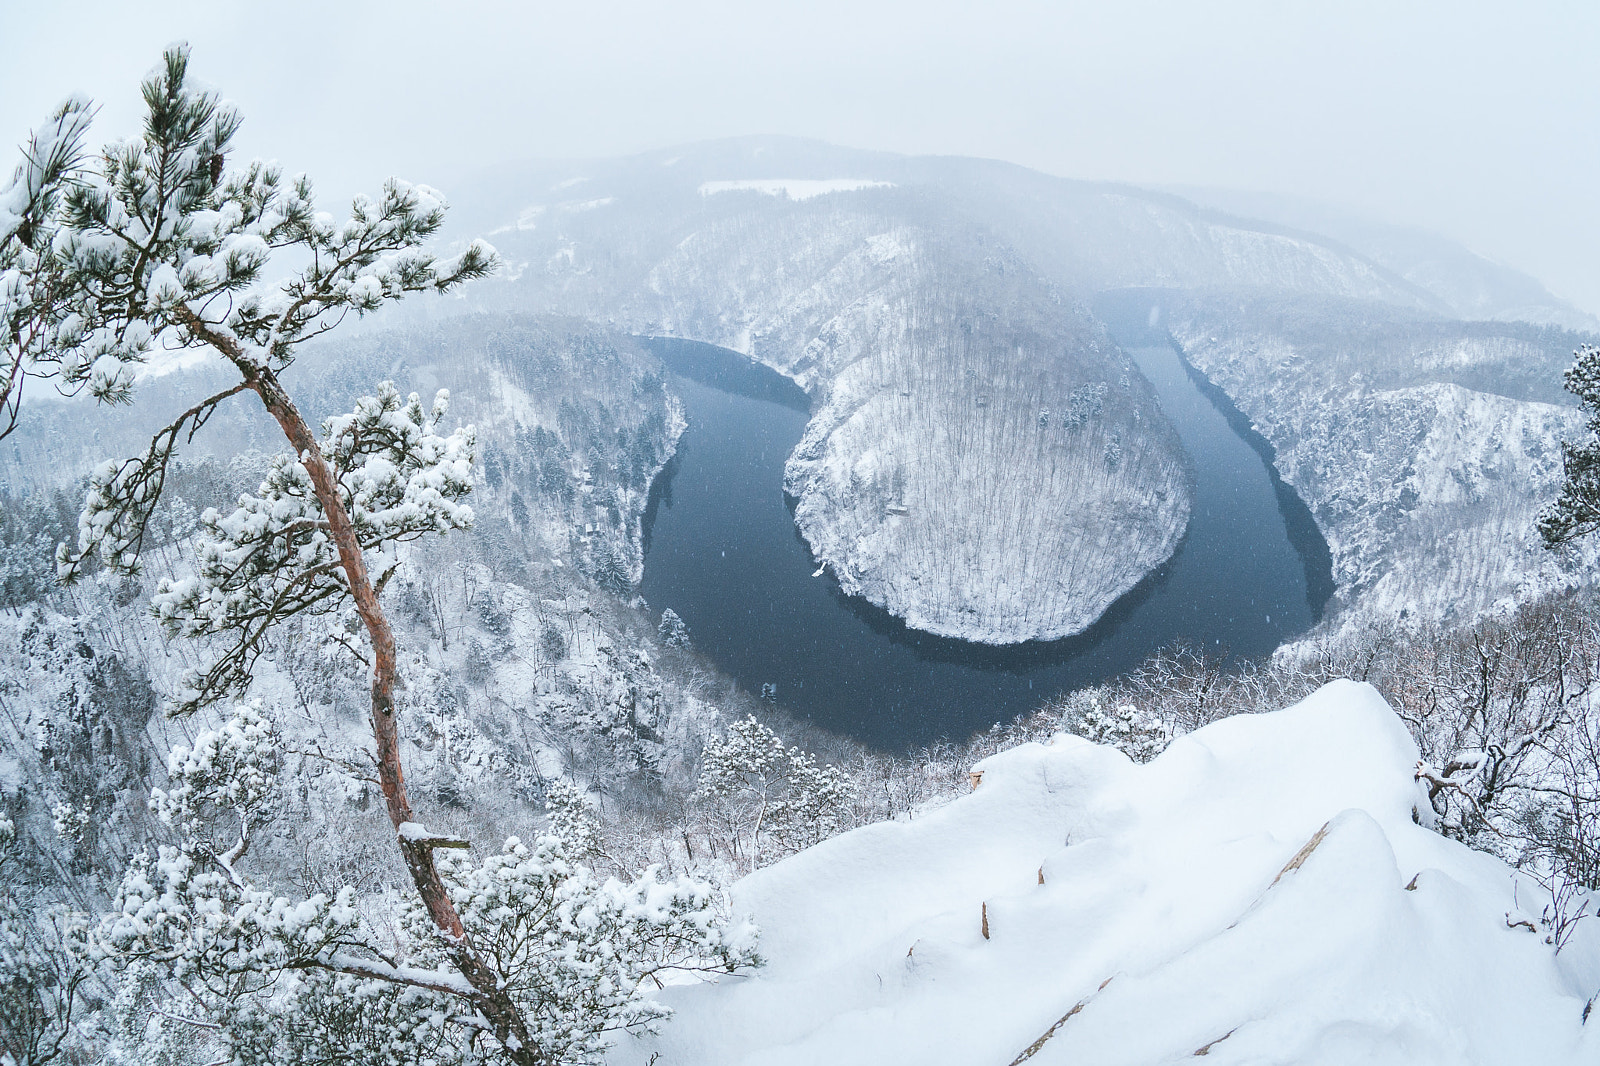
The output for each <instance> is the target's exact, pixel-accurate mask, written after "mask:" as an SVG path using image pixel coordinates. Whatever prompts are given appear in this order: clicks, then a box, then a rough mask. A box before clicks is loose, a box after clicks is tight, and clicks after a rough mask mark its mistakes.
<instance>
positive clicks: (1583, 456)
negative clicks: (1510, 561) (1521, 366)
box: [1539, 344, 1600, 548]
mask: <svg viewBox="0 0 1600 1066" xmlns="http://www.w3.org/2000/svg"><path fill="white" fill-rule="evenodd" d="M1566 385H1567V391H1568V392H1570V393H1572V394H1573V395H1574V396H1576V397H1577V398H1578V404H1579V406H1580V407H1582V408H1583V412H1584V414H1585V415H1587V416H1588V424H1587V426H1586V427H1585V428H1586V429H1587V430H1588V434H1589V435H1588V437H1587V438H1586V439H1583V440H1578V441H1568V442H1566V443H1564V444H1563V445H1562V447H1561V457H1562V461H1563V463H1564V464H1565V466H1566V480H1565V482H1563V483H1562V486H1561V494H1560V495H1559V496H1557V497H1556V499H1555V501H1554V502H1553V503H1551V504H1550V505H1549V506H1547V507H1545V509H1544V510H1543V511H1541V512H1540V513H1539V534H1540V535H1541V536H1542V537H1543V538H1544V542H1545V545H1546V546H1547V547H1551V548H1555V547H1559V546H1560V545H1562V544H1567V543H1570V542H1571V541H1574V540H1578V539H1579V538H1581V537H1586V536H1588V535H1589V534H1590V533H1593V532H1595V531H1597V530H1600V347H1597V346H1595V345H1593V344H1585V345H1584V346H1583V347H1581V348H1579V349H1578V350H1577V351H1576V352H1575V353H1573V363H1572V366H1570V367H1569V368H1567V373H1566Z"/></svg>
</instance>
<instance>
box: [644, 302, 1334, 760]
mask: <svg viewBox="0 0 1600 1066" xmlns="http://www.w3.org/2000/svg"><path fill="white" fill-rule="evenodd" d="M1130 332H1131V331H1130ZM1149 339H1151V338H1149V337H1145V336H1138V335H1134V336H1131V337H1125V338H1124V343H1125V345H1131V344H1133V343H1134V342H1135V341H1147V340H1149ZM651 343H652V345H653V347H654V349H655V350H656V352H657V353H658V354H659V355H660V356H661V357H662V359H663V360H664V361H665V362H666V363H667V365H668V367H669V368H670V369H672V370H673V371H674V380H673V383H672V384H673V387H674V388H675V389H676V390H677V391H678V393H679V395H681V396H682V397H683V400H684V404H685V407H686V409H687V413H688V417H689V428H688V430H687V431H685V433H684V435H683V439H682V441H681V442H680V445H679V450H678V455H677V457H676V458H675V459H674V461H673V464H672V465H671V467H669V469H668V470H667V471H666V473H665V474H664V475H663V477H662V478H661V479H660V480H659V481H658V482H657V486H656V490H655V493H654V494H653V498H652V501H651V505H650V511H649V512H648V513H647V516H646V530H647V539H646V554H645V567H644V582H643V587H642V589H641V591H642V593H643V595H644V596H645V598H646V599H647V600H648V601H649V602H650V604H651V607H652V609H653V610H655V611H660V610H661V609H663V608H666V607H671V608H672V609H673V610H674V611H676V612H677V613H678V614H679V615H681V616H682V617H683V619H684V621H685V622H687V623H688V625H689V629H690V634H691V639H692V640H693V642H694V644H695V646H696V647H697V648H699V649H700V650H701V651H702V652H703V653H705V654H706V655H708V656H709V657H710V658H711V659H713V660H714V661H715V662H716V663H717V664H718V666H720V667H721V668H722V669H723V670H724V671H726V672H727V673H729V674H731V675H732V676H733V677H734V678H735V679H736V680H737V681H738V682H739V683H740V684H741V685H742V686H744V687H745V688H747V689H748V690H750V691H751V692H759V691H761V688H762V686H763V685H768V684H770V685H775V686H776V692H777V702H778V703H779V704H780V705H782V706H783V707H785V708H787V709H788V710H790V711H791V712H793V713H796V714H798V715H801V716H804V717H808V718H810V719H812V720H814V721H815V722H817V723H818V724H819V725H822V726H824V727H826V728H828V729H831V730H834V731H836V732H840V733H845V734H848V735H850V736H853V737H856V738H858V739H859V740H861V741H863V742H865V743H868V744H871V745H874V746H876V747H879V748H884V749H889V750H904V749H906V748H910V747H915V746H918V745H921V744H925V743H927V742H929V741H932V740H936V739H939V738H941V737H949V738H962V737H966V736H968V735H970V734H972V733H974V732H976V731H978V730H980V729H984V728H987V727H988V726H989V725H990V724H992V723H994V722H996V721H1002V720H1008V719H1010V718H1013V717H1015V716H1016V715H1018V714H1022V713H1026V712H1028V711H1030V710H1032V709H1034V708H1035V707H1037V706H1038V705H1039V704H1040V703H1041V702H1043V701H1044V700H1045V699H1047V698H1048V697H1050V696H1052V695H1054V694H1056V693H1058V692H1062V691H1065V690H1069V689H1072V688H1075V687H1079V686H1082V685H1085V684H1090V683H1093V682H1096V681H1100V680H1104V679H1107V678H1110V677H1113V676H1115V675H1117V674H1120V673H1124V672H1126V671H1128V670H1130V669H1132V668H1134V667H1136V666H1137V665H1138V664H1139V662H1140V661H1141V660H1143V659H1144V658H1145V657H1146V656H1148V655H1149V654H1150V653H1151V652H1153V651H1155V650H1156V649H1158V648H1160V647H1162V646H1163V645H1167V644H1170V643H1172V642H1174V641H1177V640H1180V639H1184V640H1188V641H1190V642H1191V643H1193V644H1196V645H1200V644H1203V645H1205V646H1206V647H1208V648H1209V649H1210V650H1212V651H1213V652H1218V653H1222V652H1227V653H1230V654H1232V655H1235V656H1245V657H1253V656H1258V655H1263V654H1266V653H1268V652H1270V651H1271V650H1272V649H1273V648H1274V647H1276V646H1277V645H1278V644H1279V643H1280V642H1281V641H1283V640H1284V639H1285V638H1287V637H1291V636H1293V635H1295V634H1297V633H1300V632H1302V631H1304V630H1305V629H1306V628H1308V627H1309V626H1310V625H1311V623H1312V622H1313V620H1314V615H1315V613H1316V612H1317V611H1318V610H1320V608H1321V606H1322V603H1323V602H1325V601H1326V599H1327V592H1328V591H1331V589H1332V582H1331V577H1329V576H1328V567H1327V563H1326V559H1327V545H1326V544H1325V543H1324V542H1323V541H1322V539H1321V537H1320V535H1318V534H1317V533H1316V528H1315V526H1314V525H1313V524H1311V523H1310V521H1309V514H1303V515H1301V514H1297V513H1295V512H1294V508H1295V507H1296V506H1298V507H1299V510H1300V512H1304V507H1303V505H1301V504H1300V501H1299V500H1298V499H1296V498H1295V497H1294V496H1293V493H1292V492H1289V490H1287V489H1285V488H1283V487H1282V486H1281V483H1278V482H1277V480H1276V478H1275V476H1273V475H1272V474H1271V468H1270V466H1269V465H1268V463H1267V461H1266V460H1265V459H1264V457H1263V454H1262V452H1261V451H1260V450H1259V449H1260V448H1262V447H1263V446H1264V442H1262V441H1260V440H1259V438H1256V440H1255V441H1251V440H1248V439H1247V437H1246V436H1241V433H1240V430H1241V429H1242V430H1244V431H1245V433H1246V434H1248V422H1247V421H1244V420H1243V419H1242V417H1241V416H1239V415H1238V412H1236V411H1232V409H1231V405H1229V404H1227V402H1226V397H1221V396H1220V393H1219V394H1217V397H1219V398H1220V400H1221V402H1222V404H1223V405H1224V407H1220V408H1219V406H1218V403H1217V402H1214V399H1213V398H1212V397H1208V396H1207V395H1206V394H1205V393H1204V392H1202V391H1201V390H1202V386H1203V385H1204V384H1205V383H1204V380H1203V379H1200V378H1198V375H1193V374H1191V373H1190V372H1189V371H1188V369H1187V367H1186V365H1185V364H1184V362H1183V361H1182V360H1181V358H1180V357H1179V354H1178V352H1177V351H1176V350H1175V349H1174V348H1172V347H1171V346H1170V345H1162V344H1157V345H1153V346H1145V347H1138V348H1134V347H1131V346H1130V347H1128V351H1129V353H1130V354H1131V355H1132V356H1133V357H1134V358H1135V359H1136V361H1137V362H1138V364H1139V366H1140V368H1141V370H1143V372H1144V374H1145V376H1146V377H1147V378H1149V380H1150V382H1151V384H1152V385H1153V386H1154V387H1155V389H1156V393H1157V395H1158V396H1159V398H1160V400H1161V404H1162V407H1163V408H1164V410H1165V411H1166V412H1167V414H1168V416H1169V417H1170V418H1171V419H1172V421H1173V424H1174V425H1175V426H1176V427H1177V430H1178V433H1179V436H1180V438H1181V439H1182V441H1183V444H1184V447H1185V448H1186V449H1188V451H1189V454H1190V456H1191V458H1192V460H1193V464H1194V473H1195V489H1196V498H1195V507H1194V512H1193V515H1192V516H1191V518H1190V523H1189V530H1188V533H1187V535H1186V536H1185V538H1184V541H1183V543H1182V545H1181V546H1180V547H1179V549H1178V551H1177V553H1176V554H1175V555H1174V556H1173V557H1172V559H1170V560H1169V561H1168V562H1167V564H1166V565H1165V566H1163V567H1161V568H1160V569H1159V570H1158V571H1156V572H1155V573H1153V574H1151V575H1150V576H1149V577H1148V578H1146V579H1145V580H1144V581H1143V582H1142V583H1141V584H1140V585H1139V586H1138V587H1137V588H1135V589H1134V590H1133V591H1131V592H1129V593H1128V594H1127V595H1126V596H1124V597H1123V598H1122V599H1120V600H1118V601H1117V602H1116V603H1115V604H1113V605H1112V607H1111V609H1110V610H1109V611H1108V612H1107V613H1106V614H1105V616H1103V617H1102V618H1101V619H1100V621H1098V622H1097V623H1095V625H1094V626H1092V627H1091V628H1090V629H1089V630H1087V631H1085V632H1084V633H1081V634H1079V635H1078V636H1076V637H1070V638H1068V639H1066V640H1059V641H1052V642H1048V643H1046V642H1033V643H1028V644H1022V645H1014V646H1011V647H1008V648H994V647H990V646H987V645H981V644H972V643H968V642H966V641H959V640H950V639H947V638H943V637H934V636H929V635H927V634H923V633H918V632H915V631H913V630H909V629H907V628H906V627H905V625H904V624H903V623H901V622H900V621H899V620H897V619H895V618H893V617H891V616H890V615H889V614H888V613H887V612H885V611H883V610H881V609H879V608H876V607H873V606H872V605H870V604H868V603H866V602H865V601H863V600H860V599H858V598H854V597H848V596H845V595H843V594H841V593H840V591H839V588H838V584H837V582H835V580H834V579H833V576H832V574H831V573H828V574H824V575H822V576H820V577H813V576H812V574H813V572H814V571H815V570H816V569H817V563H816V561H815V560H814V559H813V558H812V556H811V552H810V550H809V549H808V548H807V546H806V544H805V542H804V541H803V540H802V539H801V537H800V535H799V532H798V530H797V529H796V527H795V525H794V520H793V516H792V514H791V511H790V506H791V504H792V501H787V500H786V499H785V498H784V494H783V464H784V461H785V459H787V457H788V455H789V452H790V451H791V450H792V449H793V448H794V445H795V444H796V442H798V441H799V439H800V435H801V432H802V430H803V429H804V427H805V424H806V420H807V417H808V415H807V401H806V397H805V394H804V393H803V392H801V391H800V389H799V388H798V387H796V386H794V385H793V383H791V382H789V381H788V380H787V379H785V378H783V377H781V376H780V375H778V374H776V373H773V372H772V371H769V370H767V369H766V368H764V367H760V366H758V365H755V364H752V363H751V362H750V360H749V359H748V358H746V357H744V356H742V355H738V354H737V353H733V352H728V351H725V350H723V349H720V348H714V347H712V346H710V345H702V344H696V343H693V342H688V341H679V340H657V341H653V342H651ZM1230 415H1231V416H1232V418H1233V420H1234V423H1237V424H1231V423H1230ZM1285 494H1287V495H1286V496H1285ZM1291 532H1293V533H1294V539H1293V540H1291ZM1308 575H1310V577H1311V581H1310V583H1309V585H1308ZM1324 587H1325V589H1326V591H1325V590H1324ZM1308 588H1309V590H1310V591H1309V593H1308Z"/></svg>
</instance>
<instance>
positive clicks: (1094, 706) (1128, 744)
mask: <svg viewBox="0 0 1600 1066" xmlns="http://www.w3.org/2000/svg"><path fill="white" fill-rule="evenodd" d="M1086 702H1087V704H1088V705H1087V706H1086V707H1084V709H1083V710H1082V712H1081V713H1080V715H1079V717H1078V724H1077V733H1078V735H1079V736H1082V737H1084V738H1085V739H1087V740H1092V741H1094V742H1095V743H1096V744H1108V745H1110V746H1111V747H1113V748H1116V749H1117V750H1118V751H1120V752H1122V754H1124V755H1126V756H1127V757H1128V758H1130V759H1132V760H1133V761H1134V762H1149V761H1150V760H1151V759H1154V758H1155V757H1156V756H1157V755H1160V754H1161V752H1162V751H1163V750H1165V748H1166V746H1167V742H1168V741H1169V740H1171V737H1170V736H1169V735H1168V732H1167V727H1166V725H1165V724H1164V723H1163V722H1162V721H1161V720H1160V719H1159V718H1157V717H1155V716H1154V715H1152V714H1148V713H1146V712H1144V711H1141V710H1139V708H1137V707H1135V706H1134V705H1133V704H1131V703H1117V704H1113V705H1111V706H1109V707H1108V706H1106V705H1105V704H1103V703H1102V702H1101V701H1100V696H1099V694H1098V693H1093V692H1091V693H1090V694H1089V696H1088V699H1087V701H1086Z"/></svg>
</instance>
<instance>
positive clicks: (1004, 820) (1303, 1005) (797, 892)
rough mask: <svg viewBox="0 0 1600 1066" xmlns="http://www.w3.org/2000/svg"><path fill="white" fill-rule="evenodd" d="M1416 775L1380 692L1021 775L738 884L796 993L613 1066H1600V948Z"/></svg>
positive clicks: (688, 1004) (723, 987)
mask: <svg viewBox="0 0 1600 1066" xmlns="http://www.w3.org/2000/svg"><path fill="white" fill-rule="evenodd" d="M1416 762H1417V750H1416V748H1415V746H1414V745H1413V743H1412V741H1411V739H1410V737H1409V735H1408V734H1407V732H1406V730H1405V728H1404V726H1403V725H1402V724H1401V722H1400V721H1399V719H1398V718H1397V717H1396V716H1395V715H1394V713H1393V712H1392V711H1391V710H1390V709H1389V707H1388V706H1387V705H1386V704H1385V703H1384V701H1383V699H1382V697H1380V696H1379V695H1378V694H1377V692H1376V690H1374V689H1372V688H1370V687H1369V686H1366V685H1362V684H1357V683H1354V682H1336V683H1334V684H1331V685H1329V686H1327V687H1326V688H1324V689H1322V690H1321V691H1319V692H1318V693H1316V694H1315V695H1313V696H1312V697H1311V698H1309V699H1307V700H1306V701H1304V702H1303V703H1301V704H1299V705H1297V706H1295V707H1293V708H1290V709H1289V710H1285V711H1280V712H1277V713H1275V714H1270V715H1262V716H1253V717H1238V718H1231V719H1227V720H1224V721H1221V722H1218V723H1216V724H1214V725H1211V726H1209V727H1207V728H1205V729H1203V730H1200V731H1198V732H1196V733H1193V734H1191V735H1189V736H1187V737H1184V738H1182V739H1180V740H1178V741H1177V742H1175V743H1174V744H1173V745H1172V746H1171V747H1170V748H1169V749H1168V750H1167V751H1166V752H1165V753H1164V754H1163V755H1161V756H1160V757H1159V758H1157V759H1156V760H1154V761H1153V762H1151V763H1149V764H1148V765H1144V766H1140V765H1136V764H1134V763H1132V762H1130V761H1129V760H1128V759H1126V758H1125V757H1124V756H1122V755H1121V754H1120V753H1118V752H1116V751H1115V750H1112V749H1110V748H1104V747H1097V746H1095V745H1092V744H1090V743H1088V742H1087V741H1084V740H1082V739H1079V738H1076V737H1071V736H1065V735H1061V736H1057V737H1055V738H1054V739H1053V740H1052V741H1051V742H1050V743H1048V744H1045V745H1039V744H1030V745H1025V746H1023V747H1020V748H1016V749H1013V750H1011V751H1008V752H1005V753H1003V754H1001V755H998V756H995V757H993V758H991V759H988V760H986V761H985V762H983V763H980V764H979V765H978V766H977V767H976V768H975V772H979V773H981V774H982V780H981V784H980V786H979V787H978V788H977V789H976V791H974V792H973V793H972V794H971V795H969V796H965V797H963V798H962V799H960V800H958V801H956V802H954V803H952V804H950V805H948V806H946V807H944V808H942V809H940V810H937V811H935V812H933V813H931V814H928V815H926V816H925V817H922V818H920V819H918V820H916V821H913V822H909V823H884V824H879V825H873V826H868V827H865V828H863V829H859V830H856V831H855V832H852V833H849V834H846V835H845V836H842V837H838V838H835V839H833V840H830V841H828V842H826V843H824V844H822V845H820V846H818V847H815V848H812V849H811V850H809V851H807V852H804V853H802V854H800V855H797V856H795V857H794V858H791V859H789V860H787V861H785V862H782V863H779V864H778V865H776V866H772V867H769V868H767V869H764V870H762V871H759V872H758V873H756V874H754V875H752V876H750V877H748V878H745V879H744V880H743V881H741V882H739V884H738V885H737V886H736V889H735V904H736V906H737V907H738V908H740V909H742V910H746V911H748V912H750V913H751V914H753V915H754V917H755V918H756V920H757V921H758V922H759V923H760V924H761V926H762V928H763V937H764V940H763V950H764V953H765V954H766V955H767V957H768V958H769V960H770V963H769V965H768V966H767V967H766V969H765V970H763V971H761V972H760V973H759V974H758V975H757V976H754V977H751V978H747V979H740V978H726V979H724V980H723V981H722V983H721V984H715V985H712V984H706V985H695V986H686V987H682V988H678V989H669V990H668V1000H667V1001H668V1002H670V1003H671V1004H672V1005H673V1006H675V1007H676V1008H677V1010H678V1016H677V1018H675V1019H674V1020H673V1021H671V1022H669V1023H668V1024H667V1026H666V1027H665V1030H664V1032H663V1033H662V1035H661V1036H659V1037H657V1038H651V1039H648V1040H644V1041H629V1042H625V1043H624V1044H623V1045H621V1046H619V1047H618V1048H617V1049H616V1052H615V1058H616V1059H617V1061H624V1062H640V1063H643V1062H646V1061H651V1058H650V1057H651V1055H652V1053H654V1052H660V1055H661V1061H664V1062H693V1063H697V1064H703V1066H713V1064H719V1063H728V1064H732V1063H749V1064H755V1063H760V1064H772V1066H778V1064H791V1063H792V1064H796V1066H799V1064H813V1063H819V1062H828V1063H844V1064H848V1063H911V1062H915V1063H951V1064H957V1063H960V1064H972V1063H994V1064H996V1066H1005V1064H1008V1063H1020V1062H1024V1061H1026V1062H1029V1063H1030V1064H1033V1066H1046V1064H1051V1063H1059V1064H1065V1063H1074V1064H1081V1063H1095V1064H1114V1063H1128V1064H1149V1063H1158V1062H1176V1061H1178V1060H1180V1059H1182V1060H1188V1059H1190V1058H1191V1057H1193V1056H1195V1055H1197V1054H1204V1055H1206V1056H1207V1057H1208V1059H1209V1060H1210V1061H1216V1062H1235V1063H1244V1062H1249V1063H1351V1062H1375V1063H1391V1062H1392V1063H1410V1064H1415V1063H1451V1064H1460V1063H1495V1064H1504V1063H1539V1064H1542V1066H1549V1064H1556V1063H1578V1062H1593V1061H1597V1056H1600V1022H1596V1023H1592V1024H1590V1025H1588V1026H1585V1025H1584V1024H1583V1022H1582V1016H1583V1012H1584V1003H1585V1000H1586V999H1587V997H1588V996H1590V995H1592V994H1593V993H1594V991H1595V989H1596V988H1597V987H1600V937H1597V936H1595V935H1594V931H1593V930H1580V932H1579V934H1578V936H1577V937H1576V938H1575V939H1574V940H1573V941H1572V942H1570V943H1569V944H1568V946H1567V947H1566V949H1565V950H1564V951H1563V952H1562V953H1561V954H1560V955H1559V956H1558V955H1556V954H1555V953H1554V951H1553V949H1552V948H1551V947H1550V946H1549V945H1548V944H1546V942H1545V940H1544V937H1543V935H1542V934H1540V933H1538V932H1536V931H1534V930H1536V929H1537V927H1538V918H1539V910H1540V906H1541V903H1542V900H1543V898H1545V897H1543V896H1542V894H1541V893H1540V892H1539V890H1538V889H1537V887H1536V886H1535V885H1534V884H1533V883H1532V882H1531V881H1528V880H1527V879H1525V878H1522V877H1520V876H1519V875H1517V874H1515V873H1514V872H1513V871H1512V870H1510V869H1509V868H1508V867H1506V866H1504V865H1502V864H1501V863H1499V862H1498V861H1496V860H1494V859H1492V858H1490V857H1488V856H1485V855H1483V854H1480V853H1477V852H1474V851H1471V850H1469V849H1467V848H1466V847H1464V846H1462V845H1460V844H1457V843H1455V842H1452V841H1450V840H1447V839H1445V838H1443V837H1441V836H1439V835H1438V834H1436V833H1434V832H1432V831H1431V830H1429V829H1427V828H1425V827H1424V826H1422V825H1419V824H1417V822H1416V820H1415V819H1416V818H1419V817H1421V818H1423V819H1424V820H1426V812H1427V810H1428V808H1427V805H1426V801H1425V799H1424V797H1423V795H1422V793H1421V792H1420V790H1419V788H1418V786H1417V785H1416V783H1415V781H1414V779H1413V773H1414V770H1415V766H1416ZM1419 812H1421V813H1419ZM1519 923H1523V924H1519Z"/></svg>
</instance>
